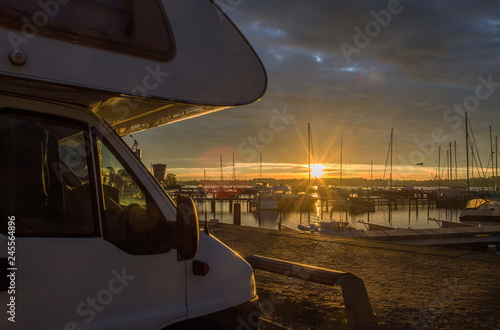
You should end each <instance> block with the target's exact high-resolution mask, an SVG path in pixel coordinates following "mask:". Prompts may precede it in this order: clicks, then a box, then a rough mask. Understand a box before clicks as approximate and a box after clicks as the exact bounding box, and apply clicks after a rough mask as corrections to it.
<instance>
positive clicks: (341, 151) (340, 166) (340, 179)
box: [340, 138, 342, 190]
mask: <svg viewBox="0 0 500 330" xmlns="http://www.w3.org/2000/svg"><path fill="white" fill-rule="evenodd" d="M340 190H342V138H340Z"/></svg>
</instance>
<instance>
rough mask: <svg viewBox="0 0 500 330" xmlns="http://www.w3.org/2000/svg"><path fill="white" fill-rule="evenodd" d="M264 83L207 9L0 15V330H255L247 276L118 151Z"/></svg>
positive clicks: (33, 5)
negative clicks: (131, 138)
mask: <svg viewBox="0 0 500 330" xmlns="http://www.w3.org/2000/svg"><path fill="white" fill-rule="evenodd" d="M266 84H267V80H266V73H265V70H264V68H263V66H262V63H261V62H260V60H259V58H258V57H257V55H256V54H255V52H254V51H253V49H252V48H251V46H250V45H249V44H248V43H247V41H246V40H245V38H244V37H243V36H242V35H241V34H240V32H239V31H238V30H237V29H236V28H235V27H234V26H233V24H232V23H231V22H230V21H229V20H228V18H227V17H226V16H225V15H224V13H223V12H222V10H221V9H220V8H219V7H218V6H217V5H216V4H214V3H213V2H211V1H209V0H183V1H174V0H148V1H143V0H71V1H70V0H40V1H17V0H6V1H2V2H1V4H0V154H1V156H0V216H1V230H0V262H1V268H0V269H1V271H0V306H2V307H0V315H1V316H0V329H67V330H69V329H163V328H166V327H170V326H173V327H178V326H179V327H183V326H184V327H186V326H187V327H193V328H194V327H198V326H200V325H203V326H205V327H206V328H213V327H227V328H237V327H240V328H242V329H248V328H250V327H253V326H256V324H257V321H258V316H257V315H258V314H257V313H255V310H256V309H257V308H258V304H257V303H256V300H257V296H256V293H255V283H254V277H253V272H252V268H251V267H250V265H249V264H248V263H246V262H245V261H244V260H243V259H242V258H241V257H239V256H238V255H237V254H235V253H234V252H233V251H231V250H230V249H229V248H228V247H226V246H225V245H223V244H222V243H221V242H219V241H218V240H217V239H215V238H214V237H212V236H208V235H205V234H204V233H200V231H199V228H198V219H197V216H196V210H195V208H194V204H193V202H192V200H191V199H190V198H189V197H182V196H181V197H180V198H179V200H177V201H172V200H171V199H170V198H169V197H168V196H167V195H166V194H165V192H164V191H163V189H162V188H161V187H160V186H159V185H158V183H157V182H156V180H155V179H154V178H153V177H152V176H151V175H150V173H149V172H148V171H147V170H146V168H145V167H144V166H143V164H142V163H141V162H140V160H139V159H138V158H137V157H136V155H135V154H134V153H133V152H132V151H131V150H130V148H129V147H128V146H127V145H126V144H125V143H124V142H123V141H122V139H121V137H120V136H123V135H125V134H130V133H133V132H137V131H141V130H146V129H150V128H153V127H157V126H160V125H164V124H167V123H171V122H175V121H178V120H182V119H186V118H190V117H193V116H199V115H202V114H206V113H210V112H213V111H217V110H221V109H224V108H228V107H231V106H235V105H243V104H248V103H252V102H255V101H257V100H258V99H259V98H260V97H261V96H262V95H263V93H264V91H265V88H266ZM1 309H3V310H1ZM256 318H257V321H256Z"/></svg>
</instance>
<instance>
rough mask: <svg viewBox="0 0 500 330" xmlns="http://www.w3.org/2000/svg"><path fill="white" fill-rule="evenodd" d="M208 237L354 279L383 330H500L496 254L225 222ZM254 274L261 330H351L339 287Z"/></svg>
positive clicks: (499, 268)
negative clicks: (361, 284) (359, 281)
mask: <svg viewBox="0 0 500 330" xmlns="http://www.w3.org/2000/svg"><path fill="white" fill-rule="evenodd" d="M211 231H212V232H213V234H214V236H216V237H217V238H218V239H220V240H221V241H222V242H224V243H225V244H226V245H228V246H229V247H230V248H232V249H233V250H234V251H236V252H237V253H239V254H240V255H241V256H243V257H246V256H249V255H262V256H266V257H271V258H278V259H283V260H287V261H292V262H298V263H303V264H309V265H313V266H318V267H324V268H329V269H333V270H339V271H344V272H351V273H353V274H355V275H357V276H358V277H360V278H361V279H363V281H364V282H365V286H366V289H367V292H368V296H369V298H370V302H371V305H372V308H373V311H374V313H375V316H376V318H377V320H378V323H379V325H380V328H382V329H500V287H499V274H500V256H499V255H498V254H492V253H490V254H488V253H486V252H484V253H482V252H470V251H461V250H453V249H444V248H433V247H426V246H407V245H399V244H392V243H381V242H375V241H372V240H367V239H352V238H350V239H346V238H336V237H326V236H321V235H318V234H309V233H297V232H295V231H292V230H283V231H275V230H267V229H259V228H250V227H237V226H231V225H221V224H218V225H214V226H212V227H211ZM255 275H256V280H257V288H258V294H259V297H260V300H261V303H262V306H263V307H264V308H265V309H264V311H265V314H266V317H265V320H267V321H268V322H266V324H265V325H264V326H263V328H265V329H273V328H280V326H281V327H285V328H290V329H347V328H348V327H347V320H346V316H345V309H344V304H343V298H342V291H341V289H340V287H327V286H322V285H319V284H314V283H309V282H304V281H299V280H295V279H291V278H288V277H284V276H280V275H275V274H271V273H268V272H264V271H260V270H256V272H255ZM273 324H274V325H273Z"/></svg>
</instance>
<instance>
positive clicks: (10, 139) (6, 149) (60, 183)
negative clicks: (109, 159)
mask: <svg viewBox="0 0 500 330" xmlns="http://www.w3.org/2000/svg"><path fill="white" fill-rule="evenodd" d="M87 132H88V130H87V128H86V126H85V125H84V124H79V123H68V122H67V121H64V122H63V121H58V120H53V119H46V118H45V119H43V118H37V117H31V116H28V115H13V114H8V113H5V112H4V113H1V114H0V152H1V153H2V154H3V156H2V160H1V161H0V213H1V216H2V228H1V230H2V231H5V230H6V217H8V216H9V217H12V216H14V217H15V218H16V235H19V236H97V235H98V234H99V231H98V229H97V228H98V226H96V224H95V220H94V219H95V217H94V210H95V208H94V207H93V204H92V199H91V186H92V185H90V184H89V171H88V166H87V165H88V159H89V150H91V149H90V148H88V142H89V139H88V134H87Z"/></svg>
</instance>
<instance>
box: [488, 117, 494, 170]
mask: <svg viewBox="0 0 500 330" xmlns="http://www.w3.org/2000/svg"><path fill="white" fill-rule="evenodd" d="M490 152H491V153H490V155H491V156H490V159H491V176H492V177H493V175H494V174H495V168H494V166H495V164H494V163H493V160H494V159H493V136H492V135H491V126H490ZM486 173H488V171H486Z"/></svg>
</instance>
